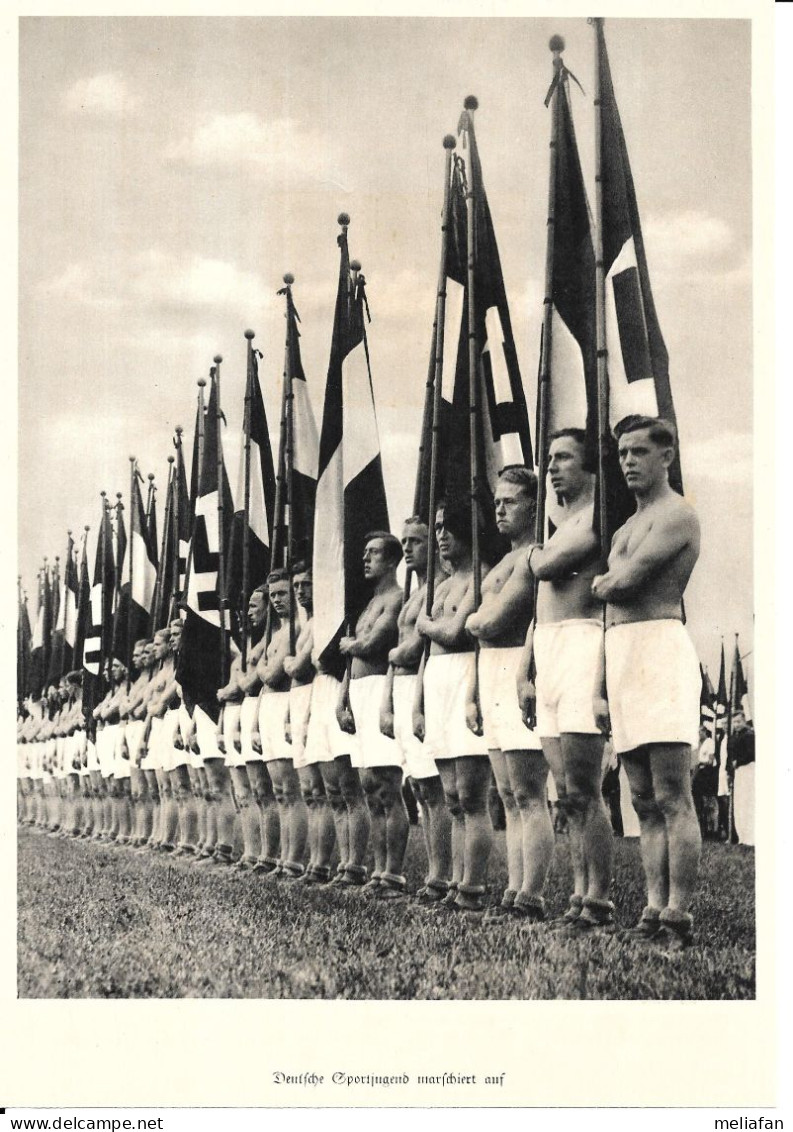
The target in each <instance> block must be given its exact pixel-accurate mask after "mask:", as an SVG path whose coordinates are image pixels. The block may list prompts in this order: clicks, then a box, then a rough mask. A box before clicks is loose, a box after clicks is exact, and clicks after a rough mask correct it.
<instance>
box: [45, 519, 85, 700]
mask: <svg viewBox="0 0 793 1132" xmlns="http://www.w3.org/2000/svg"><path fill="white" fill-rule="evenodd" d="M56 580H57V579H56ZM77 585H78V582H77V564H76V562H75V560H74V540H73V539H72V536H71V534H69V537H68V546H67V548H66V562H65V565H64V568H63V579H62V580H61V583H60V587H59V591H58V592H59V598H58V602H57V609H58V612H57V617H56V620H55V628H54V630H53V634H52V651H51V655H50V664H49V674H48V676H47V683H48V684H57V683H58V682H59V681H60V680H61V678H62V677H63V676H64V675H65V674H66V673H67V672H70V671H71V669H72V661H73V657H74V640H75V634H76V630H77ZM53 612H54V611H53Z"/></svg>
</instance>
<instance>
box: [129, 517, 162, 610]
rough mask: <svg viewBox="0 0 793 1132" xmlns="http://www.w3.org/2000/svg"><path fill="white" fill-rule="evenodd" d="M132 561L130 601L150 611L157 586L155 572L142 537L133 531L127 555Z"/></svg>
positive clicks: (138, 532)
mask: <svg viewBox="0 0 793 1132" xmlns="http://www.w3.org/2000/svg"><path fill="white" fill-rule="evenodd" d="M127 557H128V558H131V560H132V600H133V601H134V602H135V603H136V604H137V605H139V606H141V608H143V609H146V610H149V609H151V603H152V598H153V597H154V588H155V586H156V584H157V571H156V570H155V568H154V563H153V562H152V561H151V560H150V558H149V552H148V549H147V547H146V543H145V541H144V539H143V535H142V534H141V533H140V531H135V532H134V533H133V535H132V548H131V551H130V553H129V554H128V555H127Z"/></svg>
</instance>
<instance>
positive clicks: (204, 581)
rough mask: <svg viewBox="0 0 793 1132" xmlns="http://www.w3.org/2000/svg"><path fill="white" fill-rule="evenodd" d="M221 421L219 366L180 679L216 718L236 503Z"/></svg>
mask: <svg viewBox="0 0 793 1132" xmlns="http://www.w3.org/2000/svg"><path fill="white" fill-rule="evenodd" d="M219 423H220V422H219V419H218V390H217V381H216V379H215V371H214V370H212V371H211V384H210V394H209V404H208V406H207V413H206V420H205V422H204V447H203V458H202V461H201V475H200V484H199V486H198V496H197V499H196V508H195V523H194V526H193V533H192V541H191V548H190V569H189V577H188V581H187V593H186V595H185V609H184V627H183V632H182V642H181V648H180V650H179V659H178V664H177V679H178V680H179V683H180V684H181V685H182V689H183V691H184V694H185V698H186V699H187V700H188V701H189V703H190V704H191V705H194V704H198V705H200V706H201V707H202V708H203V709H204V711H205V712H206V713H207V714H208V715H210V716H211V717H212V718H213V719H215V720H217V718H218V714H219V704H218V701H217V690H218V688H219V687H220V684H221V679H222V676H223V667H224V665H223V660H222V655H221V647H222V644H223V642H222V641H221V623H220V590H219V582H218V570H219V565H220V553H221V548H225V545H226V541H227V537H228V526H229V524H230V521H231V517H232V508H233V504H232V501H231V492H230V490H229V484H228V479H227V477H226V471H225V467H224V468H222V475H221V476H220V481H221V482H218V481H219V477H218V457H219V454H220V451H221V448H220V445H221V438H220V428H219ZM219 492H222V493H223V501H224V518H225V519H226V523H225V527H226V529H225V530H221V529H220V521H219V515H218V496H219ZM221 540H222V541H221Z"/></svg>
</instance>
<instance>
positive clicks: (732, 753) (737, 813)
mask: <svg viewBox="0 0 793 1132" xmlns="http://www.w3.org/2000/svg"><path fill="white" fill-rule="evenodd" d="M727 762H728V766H729V771H730V773H731V775H732V791H733V814H734V822H735V832H736V835H737V838H738V841H739V842H740V844H741V845H754V728H753V727H752V726H750V724H749V723H748V722H747V720H746V716H745V715H744V713H743V712H742V711H736V712H735V713H734V714H733V717H732V734H731V735H730V738H729V739H728V740H727Z"/></svg>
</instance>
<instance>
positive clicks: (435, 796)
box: [380, 516, 452, 904]
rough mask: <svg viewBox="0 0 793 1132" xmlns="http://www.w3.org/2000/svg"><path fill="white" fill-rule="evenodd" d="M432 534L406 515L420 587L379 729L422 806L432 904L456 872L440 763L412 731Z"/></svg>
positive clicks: (401, 628)
mask: <svg viewBox="0 0 793 1132" xmlns="http://www.w3.org/2000/svg"><path fill="white" fill-rule="evenodd" d="M428 539H429V532H428V530H427V524H426V523H425V522H423V521H422V520H421V519H420V518H418V517H417V516H414V517H412V518H410V519H406V520H405V525H404V528H403V530H402V550H403V552H404V555H405V565H406V566H407V567H408V569H409V570H412V571H413V573H414V574H415V575H416V580H417V582H418V587H417V588H416V589H415V590H414V592H413V593H412V594H411V595H410V597H409V598H408V599H407V601H406V602H405V604H404V605H403V606H402V609H401V610H400V613H399V618H398V620H397V631H398V633H399V642H398V644H397V645H396V647H395V648H393V649H391V652H390V653H389V654H388V661H389V668H388V676H387V680H386V687H385V693H384V696H383V704H382V706H381V710H380V730H381V731H382V732H383V734H384V735H388V736H390V737H391V738H394V739H396V741H397V746H398V747H399V749H400V753H401V756H402V761H403V763H404V765H405V768H406V772H407V774H408V776H409V778H410V786H411V789H412V791H413V794H414V795H415V797H416V800H417V802H418V804H419V806H420V807H421V814H422V818H423V821H422V832H423V834H424V842H425V847H426V850H427V862H428V868H429V872H428V874H427V878H426V880H425V882H424V885H423V887H422V888H421V889H420V890H419V892H418V893H417V894H416V900H417V901H418V903H419V904H434V903H437V902H438V901H439V900H442V899H443V898H444V897H445V896H446V894H447V892H448V891H449V881H450V880H451V875H452V842H451V816H450V814H449V811H448V810H447V808H446V803H445V801H444V798H443V786H442V785H441V779H440V775H439V773H438V767H437V765H436V763H435V760H434V759H432V758H430V757H429V756H428V755H427V754H426V753H425V750H424V744H423V743H422V742H421V740H420V739H419V738H418V737H417V736H416V735H415V734H414V731H413V704H414V701H415V698H416V683H417V679H418V670H419V666H420V664H421V660H422V657H423V655H424V639H423V637H422V636H421V634H420V633H419V632H418V630H417V629H416V619H417V618H418V615H419V613H421V611H422V609H423V608H424V606H425V605H426V601H427V584H426V579H427V543H428ZM441 577H443V575H441ZM391 891H393V890H391V889H384V890H383V893H382V895H383V896H386V894H387V893H389V892H391Z"/></svg>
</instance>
